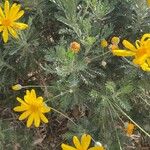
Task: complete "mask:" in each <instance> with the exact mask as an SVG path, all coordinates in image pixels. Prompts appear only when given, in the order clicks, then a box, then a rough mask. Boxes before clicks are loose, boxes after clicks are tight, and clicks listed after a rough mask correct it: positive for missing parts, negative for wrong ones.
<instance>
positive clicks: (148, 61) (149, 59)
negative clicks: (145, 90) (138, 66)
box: [147, 58, 150, 67]
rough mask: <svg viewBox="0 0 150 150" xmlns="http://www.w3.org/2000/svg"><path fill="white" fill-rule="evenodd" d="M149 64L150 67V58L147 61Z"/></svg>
mask: <svg viewBox="0 0 150 150" xmlns="http://www.w3.org/2000/svg"><path fill="white" fill-rule="evenodd" d="M147 64H148V66H149V67H150V58H148V59H147Z"/></svg>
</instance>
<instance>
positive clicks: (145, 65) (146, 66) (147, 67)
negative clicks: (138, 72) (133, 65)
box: [140, 63, 150, 71]
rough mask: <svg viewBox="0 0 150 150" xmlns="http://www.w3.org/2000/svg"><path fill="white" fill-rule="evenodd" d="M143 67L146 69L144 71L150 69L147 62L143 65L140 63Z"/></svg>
mask: <svg viewBox="0 0 150 150" xmlns="http://www.w3.org/2000/svg"><path fill="white" fill-rule="evenodd" d="M140 66H141V68H142V69H143V70H144V71H150V67H149V66H148V64H147V63H143V64H142V65H140Z"/></svg>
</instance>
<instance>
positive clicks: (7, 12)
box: [4, 0, 9, 18]
mask: <svg viewBox="0 0 150 150" xmlns="http://www.w3.org/2000/svg"><path fill="white" fill-rule="evenodd" d="M4 12H5V16H6V18H7V17H8V15H9V1H8V0H6V1H5V4H4Z"/></svg>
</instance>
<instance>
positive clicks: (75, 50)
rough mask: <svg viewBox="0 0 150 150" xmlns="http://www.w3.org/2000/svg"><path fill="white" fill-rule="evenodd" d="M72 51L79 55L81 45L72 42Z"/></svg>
mask: <svg viewBox="0 0 150 150" xmlns="http://www.w3.org/2000/svg"><path fill="white" fill-rule="evenodd" d="M70 49H71V51H72V52H74V53H78V52H79V51H80V44H79V43H77V42H72V43H71V44H70Z"/></svg>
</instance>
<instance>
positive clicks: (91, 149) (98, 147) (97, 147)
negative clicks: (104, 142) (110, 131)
mask: <svg viewBox="0 0 150 150" xmlns="http://www.w3.org/2000/svg"><path fill="white" fill-rule="evenodd" d="M88 150H105V149H104V148H103V147H102V146H95V147H92V148H90V149H88Z"/></svg>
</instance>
